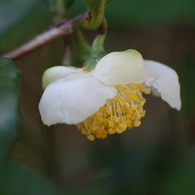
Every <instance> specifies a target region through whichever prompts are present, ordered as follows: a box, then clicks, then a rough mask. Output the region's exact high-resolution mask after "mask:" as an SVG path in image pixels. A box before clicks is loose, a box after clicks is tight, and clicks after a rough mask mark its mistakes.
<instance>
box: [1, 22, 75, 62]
mask: <svg viewBox="0 0 195 195" xmlns="http://www.w3.org/2000/svg"><path fill="white" fill-rule="evenodd" d="M72 32H73V29H72V22H67V23H65V24H62V25H60V26H59V27H56V28H52V29H50V30H48V31H46V32H44V33H43V34H41V35H39V36H37V37H35V39H33V40H31V41H30V42H28V43H26V44H24V45H22V46H21V47H19V48H18V49H16V50H14V51H13V52H11V53H8V54H5V55H3V56H4V57H7V58H11V59H12V60H16V59H18V58H20V57H22V56H24V55H26V54H28V53H30V52H32V51H35V50H36V49H38V48H41V47H42V46H44V45H46V44H48V43H50V42H51V41H53V40H55V39H57V38H59V37H61V36H64V35H67V34H70V33H72Z"/></svg>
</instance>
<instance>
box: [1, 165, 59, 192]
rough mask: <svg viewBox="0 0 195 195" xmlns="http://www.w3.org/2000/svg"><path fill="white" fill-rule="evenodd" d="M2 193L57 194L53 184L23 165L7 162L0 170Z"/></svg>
mask: <svg viewBox="0 0 195 195" xmlns="http://www.w3.org/2000/svg"><path fill="white" fill-rule="evenodd" d="M0 194H2V195H27V194H28V195H58V194H60V193H59V192H58V191H57V190H56V189H55V188H54V187H53V186H51V185H50V184H49V183H48V182H46V181H44V180H43V179H42V178H41V177H40V176H38V175H36V174H33V173H32V172H31V171H30V170H28V169H27V168H25V167H21V166H19V165H18V164H16V163H13V162H8V163H7V164H5V165H4V166H3V168H2V169H1V171H0Z"/></svg>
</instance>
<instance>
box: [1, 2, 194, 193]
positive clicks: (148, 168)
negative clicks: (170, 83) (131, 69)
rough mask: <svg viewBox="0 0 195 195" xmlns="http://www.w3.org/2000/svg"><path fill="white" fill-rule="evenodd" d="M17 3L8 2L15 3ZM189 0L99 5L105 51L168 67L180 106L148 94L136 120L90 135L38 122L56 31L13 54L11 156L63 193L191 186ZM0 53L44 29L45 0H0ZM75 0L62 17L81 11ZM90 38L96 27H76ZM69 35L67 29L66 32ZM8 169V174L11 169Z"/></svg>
mask: <svg viewBox="0 0 195 195" xmlns="http://www.w3.org/2000/svg"><path fill="white" fill-rule="evenodd" d="M16 2H17V3H20V5H21V6H19V8H18V9H15V7H14V6H15V5H14V3H16ZM194 7H195V1H192V0H187V1H184V0H178V1H176V0H169V1H168V0H163V1H162V0H148V1H144V0H136V1H135V0H120V1H119V0H113V2H112V3H111V4H110V5H109V6H108V7H107V8H106V13H105V15H106V18H107V21H108V26H109V29H108V35H107V39H106V43H105V48H106V51H107V52H111V51H122V50H126V49H136V50H138V51H139V52H140V53H141V54H142V56H143V58H145V59H153V60H156V61H159V62H162V63H164V64H167V65H169V66H170V67H172V68H174V69H175V70H176V72H177V73H178V75H179V80H180V84H181V99H182V109H181V111H179V112H178V111H177V110H175V109H172V108H171V107H169V105H168V104H167V103H166V102H164V101H163V100H161V99H160V98H156V97H153V96H152V95H147V96H146V99H147V103H146V104H145V109H146V116H145V117H144V118H143V119H142V124H141V126H140V127H137V128H133V129H130V130H127V131H126V132H125V133H122V134H116V135H110V136H109V137H108V138H106V139H104V140H98V139H97V140H95V141H94V142H90V141H88V140H87V139H86V137H85V136H83V135H82V134H81V133H80V132H79V131H78V130H77V128H76V127H75V126H69V125H65V124H60V125H53V126H51V127H49V128H48V127H46V126H44V125H43V123H42V121H41V118H40V115H39V112H38V103H39V100H40V98H41V95H42V88H41V77H42V73H43V71H44V70H45V69H46V68H49V67H51V66H55V65H60V64H61V63H62V58H63V53H64V41H63V38H59V39H57V40H56V41H54V42H52V43H50V44H48V45H46V46H44V47H43V48H41V49H39V50H37V51H35V52H33V53H31V54H28V55H27V56H25V57H23V58H21V59H19V60H16V61H15V63H16V66H17V68H19V69H20V70H21V71H22V74H21V80H22V86H21V97H20V110H21V116H22V117H21V121H20V125H19V130H20V134H19V136H18V139H17V141H16V143H15V144H14V146H13V149H12V152H11V154H12V156H13V157H14V158H15V159H16V161H18V162H20V163H22V164H24V165H25V166H27V167H29V168H30V169H32V170H33V171H34V172H36V173H37V174H39V175H40V176H42V177H44V178H46V179H47V180H50V181H51V182H52V183H53V185H54V186H56V187H57V188H59V189H60V190H62V192H63V194H79V195H88V194H89V195H96V194H97V195H99V194H102V195H103V194H106V195H121V194H123V195H125V194H135V195H138V194H143V195H146V194H147V195H150V194H155V195H156V194H164V195H169V194H170V195H176V194H177V195H180V194H185V195H189V194H195V185H194V181H195V145H194V141H195V109H194V108H195V107H194V105H195V99H194V98H195V76H194V75H195V12H194ZM0 10H1V12H0V53H1V54H2V55H3V54H4V53H6V52H9V51H11V50H12V49H14V48H15V47H17V46H19V45H20V44H22V43H25V42H26V41H27V40H29V39H31V38H33V37H34V36H36V35H37V34H39V33H41V32H43V31H45V30H47V28H48V26H49V25H50V21H51V14H50V12H49V9H48V7H47V4H46V3H45V1H38V0H37V1H36V0H34V1H33V0H28V1H24V0H17V1H10V2H9V3H6V1H3V0H0ZM85 10H86V6H85V4H84V3H83V2H82V1H79V0H76V1H75V2H74V3H73V5H72V7H71V8H70V9H69V10H68V11H67V13H66V15H65V17H67V18H69V19H71V18H73V17H75V16H76V15H79V14H81V13H83V12H84V11H85ZM83 33H84V35H85V36H86V37H87V40H88V42H89V43H91V42H92V40H93V39H94V38H95V35H96V31H87V30H84V31H83ZM67 37H68V39H70V40H73V35H67ZM10 177H13V175H12V176H10Z"/></svg>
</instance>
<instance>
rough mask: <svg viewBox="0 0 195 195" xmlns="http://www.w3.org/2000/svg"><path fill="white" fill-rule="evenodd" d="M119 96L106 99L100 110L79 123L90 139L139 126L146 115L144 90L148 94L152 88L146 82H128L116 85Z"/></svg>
mask: <svg viewBox="0 0 195 195" xmlns="http://www.w3.org/2000/svg"><path fill="white" fill-rule="evenodd" d="M115 88H116V89H117V96H115V97H114V98H113V99H109V100H107V101H106V104H105V105H104V106H103V107H101V108H100V110H99V111H98V112H97V113H95V114H94V115H92V116H91V117H89V118H87V119H86V120H85V121H83V122H81V123H79V124H77V127H78V129H79V130H80V131H81V133H83V134H84V135H86V136H87V138H88V139H89V140H90V141H93V140H95V137H96V138H102V139H103V138H106V137H107V135H108V134H114V133H122V132H124V131H126V129H127V128H132V127H138V126H140V124H141V121H140V119H141V118H142V117H144V116H145V110H144V109H143V105H144V103H145V102H146V100H145V98H143V97H142V92H144V93H146V94H148V93H150V89H148V88H146V86H145V85H144V84H127V85H118V86H115Z"/></svg>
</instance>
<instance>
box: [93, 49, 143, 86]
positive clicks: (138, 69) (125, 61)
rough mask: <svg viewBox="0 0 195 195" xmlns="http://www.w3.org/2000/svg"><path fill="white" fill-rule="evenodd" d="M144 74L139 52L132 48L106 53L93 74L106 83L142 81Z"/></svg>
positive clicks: (120, 83)
mask: <svg viewBox="0 0 195 195" xmlns="http://www.w3.org/2000/svg"><path fill="white" fill-rule="evenodd" d="M146 74H147V71H146V68H145V64H144V61H143V58H142V56H141V54H140V53H139V52H137V51H135V50H132V49H129V50H126V51H124V52H112V53H109V54H107V55H106V56H104V57H103V58H102V59H101V60H100V61H99V62H98V64H97V65H96V68H95V71H94V75H95V76H96V77H97V78H98V79H99V80H100V81H102V82H103V83H106V84H108V85H122V84H127V83H142V82H143V81H144V79H145V77H146Z"/></svg>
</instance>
